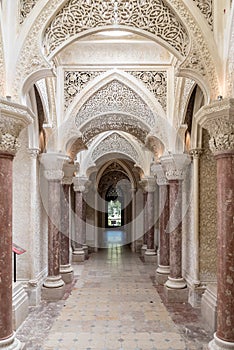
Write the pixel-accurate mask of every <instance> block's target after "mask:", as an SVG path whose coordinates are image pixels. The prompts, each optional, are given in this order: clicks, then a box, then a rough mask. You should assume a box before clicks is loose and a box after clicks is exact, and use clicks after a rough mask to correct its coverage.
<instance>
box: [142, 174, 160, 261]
mask: <svg viewBox="0 0 234 350" xmlns="http://www.w3.org/2000/svg"><path fill="white" fill-rule="evenodd" d="M141 184H142V186H143V187H144V190H145V192H147V201H146V205H145V215H146V216H145V219H146V232H147V249H146V251H145V255H144V258H145V262H149V263H156V261H157V255H156V251H155V244H154V215H155V212H154V192H155V190H156V180H155V177H154V176H152V177H150V176H148V177H146V178H144V179H142V180H141Z"/></svg>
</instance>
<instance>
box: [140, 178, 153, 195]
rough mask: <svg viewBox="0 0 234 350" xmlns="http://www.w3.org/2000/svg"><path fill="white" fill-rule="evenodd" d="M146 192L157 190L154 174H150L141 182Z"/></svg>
mask: <svg viewBox="0 0 234 350" xmlns="http://www.w3.org/2000/svg"><path fill="white" fill-rule="evenodd" d="M139 183H140V185H141V186H142V188H143V190H144V191H145V192H154V191H155V190H156V180H155V177H154V176H148V177H145V178H143V179H141V181H140V182H139Z"/></svg>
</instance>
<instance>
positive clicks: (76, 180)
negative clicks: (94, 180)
mask: <svg viewBox="0 0 234 350" xmlns="http://www.w3.org/2000/svg"><path fill="white" fill-rule="evenodd" d="M89 184H90V181H89V180H88V178H87V177H85V176H74V177H73V185H74V187H73V189H74V191H75V192H84V193H85V192H86V191H87V189H88V186H89Z"/></svg>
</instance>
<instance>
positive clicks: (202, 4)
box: [193, 0, 213, 30]
mask: <svg viewBox="0 0 234 350" xmlns="http://www.w3.org/2000/svg"><path fill="white" fill-rule="evenodd" d="M193 2H195V4H196V6H197V7H198V8H199V10H200V11H201V13H202V14H203V16H204V17H205V19H206V20H207V22H208V24H209V26H210V28H211V30H213V0H193Z"/></svg>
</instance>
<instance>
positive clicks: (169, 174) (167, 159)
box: [160, 154, 191, 180]
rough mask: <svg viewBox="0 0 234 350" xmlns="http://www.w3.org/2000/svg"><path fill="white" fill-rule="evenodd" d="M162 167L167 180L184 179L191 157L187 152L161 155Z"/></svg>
mask: <svg viewBox="0 0 234 350" xmlns="http://www.w3.org/2000/svg"><path fill="white" fill-rule="evenodd" d="M160 160H161V163H162V167H163V169H164V171H165V174H166V178H167V180H184V177H185V172H186V168H187V166H188V164H189V163H190V162H191V158H190V156H189V155H187V154H171V155H168V156H163V157H161V159H160Z"/></svg>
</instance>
